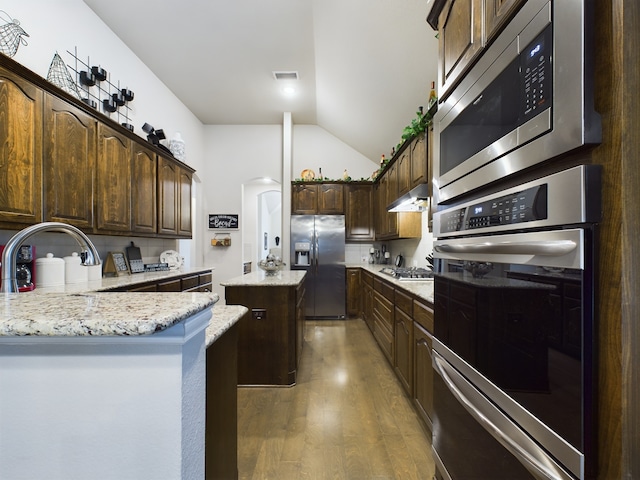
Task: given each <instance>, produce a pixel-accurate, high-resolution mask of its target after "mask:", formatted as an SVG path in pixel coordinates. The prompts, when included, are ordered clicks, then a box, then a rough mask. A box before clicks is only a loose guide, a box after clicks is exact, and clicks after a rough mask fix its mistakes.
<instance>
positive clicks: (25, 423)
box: [0, 269, 247, 480]
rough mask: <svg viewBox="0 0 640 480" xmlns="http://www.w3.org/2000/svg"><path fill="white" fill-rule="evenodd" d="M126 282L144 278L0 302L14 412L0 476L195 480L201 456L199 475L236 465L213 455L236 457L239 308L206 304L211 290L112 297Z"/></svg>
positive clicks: (6, 389)
mask: <svg viewBox="0 0 640 480" xmlns="http://www.w3.org/2000/svg"><path fill="white" fill-rule="evenodd" d="M201 271H205V272H206V271H207V269H195V272H196V273H198V272H201ZM208 271H209V272H210V269H208ZM187 273H189V272H187ZM159 274H160V275H162V274H164V276H165V278H167V276H172V275H184V274H185V270H184V269H182V270H180V271H170V272H154V274H152V277H153V278H154V279H155V278H158V276H160V275H159ZM142 277H144V278H142ZM125 278H126V279H127V280H134V279H135V280H138V279H140V280H142V281H149V275H147V274H140V276H139V277H137V278H136V277H135V276H133V275H132V276H130V278H129V276H127V277H119V278H114V279H103V281H101V282H90V283H85V284H81V285H75V286H70V289H69V291H66V292H55V291H51V289H44V288H38V289H36V290H34V291H33V292H27V293H15V294H13V293H12V294H4V295H2V296H0V403H1V404H2V405H3V410H4V412H5V413H7V412H11V414H7V415H2V416H0V431H2V432H3V434H2V436H1V437H0V478H50V479H61V480H62V479H67V478H95V479H100V478H115V477H117V478H166V479H181V480H186V479H194V480H195V479H202V478H204V474H205V459H206V470H207V471H211V472H214V471H215V469H216V468H218V467H222V468H225V469H229V468H234V469H235V468H236V467H237V466H236V465H235V464H233V463H232V462H231V461H230V460H229V458H223V459H221V458H220V452H224V455H226V456H227V457H230V456H232V455H235V441H233V442H230V441H226V440H225V439H227V440H228V439H229V438H231V437H230V434H231V432H230V430H229V428H232V427H233V425H234V424H235V418H236V413H237V412H236V405H235V403H236V402H235V399H236V396H235V391H236V386H237V375H236V365H235V363H236V357H237V330H238V329H237V324H238V323H239V321H240V319H241V318H242V317H243V316H245V315H246V314H247V308H246V307H243V306H220V307H219V306H215V303H216V302H217V301H218V295H217V294H214V293H201V292H194V293H191V292H182V293H179V292H175V293H174V292H164V293H137V292H136V293H124V292H112V291H109V286H110V285H109V284H110V283H111V282H110V281H112V280H113V281H117V282H118V283H119V284H122V281H123V280H124V279H125ZM96 283H99V284H100V285H99V286H96ZM91 288H96V289H98V290H99V289H103V290H99V291H96V290H91ZM74 291H75V292H74ZM71 292H74V293H71ZM205 412H206V415H205ZM212 412H214V413H212ZM215 412H218V413H217V414H216V413H215ZM203 425H206V428H203ZM205 436H206V442H205ZM221 439H222V440H221ZM234 440H235V439H234ZM205 443H206V445H207V447H206V453H205ZM52 445H55V448H51V446H52ZM142 446H144V454H143V453H142V451H141V450H140V449H141V447H142ZM225 448H226V450H224V449H225ZM61 452H63V453H61ZM211 452H213V453H211ZM60 459H64V462H61V460H60ZM226 475H227V473H224V475H223V476H222V477H220V478H231V477H228V476H226Z"/></svg>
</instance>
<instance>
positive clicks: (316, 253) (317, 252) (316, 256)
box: [313, 230, 320, 274]
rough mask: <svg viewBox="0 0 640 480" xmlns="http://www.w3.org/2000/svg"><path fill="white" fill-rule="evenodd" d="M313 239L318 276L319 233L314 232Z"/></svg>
mask: <svg viewBox="0 0 640 480" xmlns="http://www.w3.org/2000/svg"><path fill="white" fill-rule="evenodd" d="M313 238H314V239H315V246H314V249H315V255H314V257H315V261H316V274H317V273H318V260H320V245H319V244H318V231H317V230H314V232H313Z"/></svg>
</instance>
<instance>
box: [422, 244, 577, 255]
mask: <svg viewBox="0 0 640 480" xmlns="http://www.w3.org/2000/svg"><path fill="white" fill-rule="evenodd" d="M577 246H578V244H577V243H576V242H574V241H573V240H547V241H540V242H482V243H475V244H464V245H459V244H452V243H441V244H439V245H435V246H434V247H433V248H434V249H435V250H436V251H437V252H441V253H484V254H498V255H548V256H554V257H560V256H562V255H566V254H567V253H569V252H571V251H573V250H575V249H576V247H577Z"/></svg>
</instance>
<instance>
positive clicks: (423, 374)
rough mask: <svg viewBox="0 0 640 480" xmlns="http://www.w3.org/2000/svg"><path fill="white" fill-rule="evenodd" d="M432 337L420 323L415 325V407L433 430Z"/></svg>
mask: <svg viewBox="0 0 640 480" xmlns="http://www.w3.org/2000/svg"><path fill="white" fill-rule="evenodd" d="M431 346H432V343H431V336H430V335H429V333H428V332H427V331H426V330H425V329H424V328H423V327H422V326H421V325H420V324H418V323H414V324H413V358H414V360H415V363H414V376H413V380H414V381H413V405H414V407H415V409H416V411H417V412H418V415H420V418H422V420H423V421H424V423H425V424H426V425H427V426H428V427H429V429H431V428H432V424H431V415H432V413H433V366H432V365H431Z"/></svg>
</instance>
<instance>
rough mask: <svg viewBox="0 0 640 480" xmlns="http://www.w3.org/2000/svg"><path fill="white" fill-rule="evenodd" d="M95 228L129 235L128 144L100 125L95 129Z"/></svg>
mask: <svg viewBox="0 0 640 480" xmlns="http://www.w3.org/2000/svg"><path fill="white" fill-rule="evenodd" d="M96 228H97V230H98V231H107V232H108V231H116V232H130V231H131V140H129V138H127V137H125V136H124V135H122V134H120V133H117V132H116V131H115V130H113V129H111V128H110V127H108V126H106V125H103V124H100V125H99V126H98V159H97V168H96Z"/></svg>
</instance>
